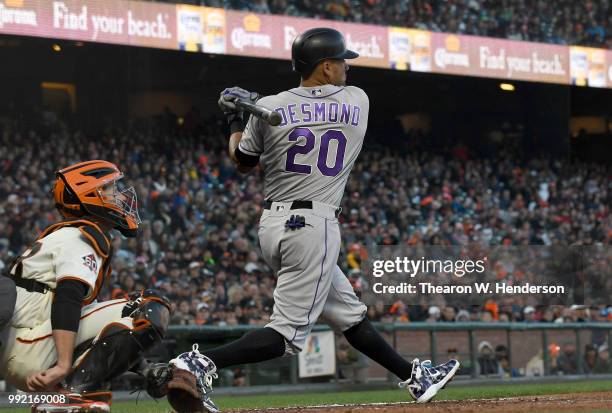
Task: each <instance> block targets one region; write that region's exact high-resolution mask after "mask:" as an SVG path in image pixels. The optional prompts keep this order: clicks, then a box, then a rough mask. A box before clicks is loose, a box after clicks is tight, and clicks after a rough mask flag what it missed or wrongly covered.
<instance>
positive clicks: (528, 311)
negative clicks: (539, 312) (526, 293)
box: [523, 305, 535, 314]
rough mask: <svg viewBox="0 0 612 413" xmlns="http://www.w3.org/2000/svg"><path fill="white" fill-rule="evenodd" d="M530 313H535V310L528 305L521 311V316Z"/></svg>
mask: <svg viewBox="0 0 612 413" xmlns="http://www.w3.org/2000/svg"><path fill="white" fill-rule="evenodd" d="M532 313H535V308H533V307H532V306H530V305H528V306H527V307H525V308H524V309H523V314H532Z"/></svg>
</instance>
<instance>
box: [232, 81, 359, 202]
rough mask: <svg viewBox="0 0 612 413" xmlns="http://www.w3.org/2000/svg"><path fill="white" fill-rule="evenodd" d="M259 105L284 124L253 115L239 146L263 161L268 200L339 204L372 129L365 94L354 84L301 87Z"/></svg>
mask: <svg viewBox="0 0 612 413" xmlns="http://www.w3.org/2000/svg"><path fill="white" fill-rule="evenodd" d="M257 103H258V104H261V105H263V106H265V107H267V108H270V109H274V110H276V111H277V112H278V113H280V114H281V116H282V122H281V124H280V125H279V126H270V125H269V124H267V123H266V122H265V121H263V120H261V119H259V118H257V117H255V116H251V117H250V119H249V122H248V124H247V126H246V128H245V131H244V133H243V136H242V139H241V141H240V145H239V147H240V151H242V152H243V153H245V154H247V155H251V156H259V157H260V158H259V162H260V164H261V165H262V167H263V170H264V185H265V196H266V199H268V200H271V201H295V200H310V201H319V202H323V203H326V204H331V205H335V206H339V205H340V201H341V200H342V195H343V193H344V187H345V185H346V181H347V179H348V176H349V174H350V172H351V169H352V168H353V165H354V163H355V160H356V159H357V156H358V155H359V152H360V151H361V146H362V144H363V138H364V136H365V131H366V129H367V126H368V112H369V106H370V103H369V100H368V96H367V95H366V94H365V92H364V91H363V90H361V89H360V88H358V87H355V86H334V85H324V86H315V87H297V88H294V89H290V90H288V91H285V92H282V93H279V94H278V95H273V96H266V97H264V98H262V99H260V100H259V101H258V102H257Z"/></svg>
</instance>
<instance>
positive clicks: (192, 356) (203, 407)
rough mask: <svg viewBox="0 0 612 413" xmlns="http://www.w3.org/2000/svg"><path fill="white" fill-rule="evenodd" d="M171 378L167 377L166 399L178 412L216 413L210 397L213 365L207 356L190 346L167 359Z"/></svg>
mask: <svg viewBox="0 0 612 413" xmlns="http://www.w3.org/2000/svg"><path fill="white" fill-rule="evenodd" d="M170 368H171V372H172V378H171V379H170V381H168V384H167V390H168V394H167V397H168V402H169V403H170V405H171V406H172V407H173V408H174V409H175V410H176V411H177V412H178V413H195V412H197V413H202V412H209V413H216V412H218V411H219V409H218V408H217V406H216V405H215V403H214V402H213V401H212V400H211V399H210V393H212V380H213V379H215V378H217V368H216V366H215V364H214V363H213V362H212V360H210V359H209V358H208V357H206V356H204V355H203V354H201V353H200V352H199V351H198V345H197V344H194V345H193V350H192V351H190V352H187V353H182V354H180V355H179V356H178V357H177V358H175V359H173V360H170Z"/></svg>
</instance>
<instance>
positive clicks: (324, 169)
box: [285, 128, 346, 176]
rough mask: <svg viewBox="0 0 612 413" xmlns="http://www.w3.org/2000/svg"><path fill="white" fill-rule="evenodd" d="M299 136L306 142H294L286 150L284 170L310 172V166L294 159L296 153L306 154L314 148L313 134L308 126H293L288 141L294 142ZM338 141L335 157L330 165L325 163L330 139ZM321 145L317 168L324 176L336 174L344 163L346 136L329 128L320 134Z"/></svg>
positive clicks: (314, 139)
mask: <svg viewBox="0 0 612 413" xmlns="http://www.w3.org/2000/svg"><path fill="white" fill-rule="evenodd" d="M300 137H304V138H305V139H306V142H304V143H303V144H295V145H293V146H292V147H291V148H289V150H288V151H287V163H286V164H285V170H286V171H289V172H297V173H300V174H310V172H311V171H312V167H311V166H310V165H304V164H300V163H297V162H296V161H295V156H296V155H297V154H301V155H307V154H309V153H310V152H312V150H313V149H314V148H315V141H316V138H315V135H314V133H312V131H311V130H310V129H308V128H295V129H294V130H292V131H291V133H290V134H289V141H290V142H296V141H297V140H298V139H299V138H300ZM333 140H335V141H337V142H338V149H337V150H336V158H335V160H334V163H333V165H332V166H328V165H327V155H328V153H329V144H330V142H331V141H333ZM320 142H321V145H320V148H319V156H318V157H317V168H319V171H321V173H322V174H323V175H325V176H336V175H338V174H339V173H340V171H341V170H342V166H343V164H344V152H345V151H346V136H344V133H342V131H339V130H335V129H330V130H328V131H326V132H325V133H324V134H323V135H321V140H320Z"/></svg>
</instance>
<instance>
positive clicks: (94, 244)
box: [79, 223, 110, 259]
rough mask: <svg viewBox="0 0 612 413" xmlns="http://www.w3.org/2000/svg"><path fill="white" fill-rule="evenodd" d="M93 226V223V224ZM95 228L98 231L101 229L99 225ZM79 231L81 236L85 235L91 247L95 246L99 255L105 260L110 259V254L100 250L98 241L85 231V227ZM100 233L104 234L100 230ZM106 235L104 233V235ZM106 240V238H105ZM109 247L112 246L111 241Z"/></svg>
mask: <svg viewBox="0 0 612 413" xmlns="http://www.w3.org/2000/svg"><path fill="white" fill-rule="evenodd" d="M92 224H93V223H92ZM93 226H95V227H96V228H97V229H100V228H99V227H98V226H97V225H95V224H93ZM79 231H81V235H83V236H84V237H86V238H87V239H88V240H89V241H90V242H91V245H93V247H94V249H95V250H96V252H97V253H98V255H100V256H101V257H102V258H103V259H106V258H108V254H105V253H103V252H102V250H101V249H100V245H98V242H97V241H96V239H95V238H94V237H92V236H91V235H89V233H88V232H87V231H83V227H79ZM100 232H101V233H102V231H101V230H100ZM102 234H104V233H102ZM105 238H106V237H105ZM109 245H110V241H109Z"/></svg>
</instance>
